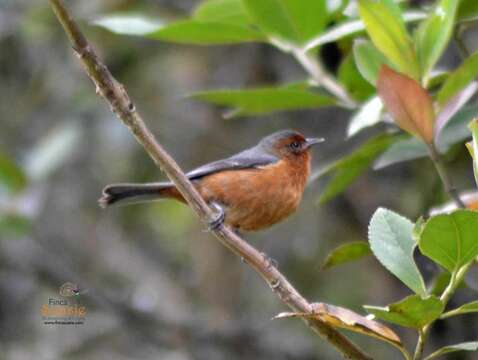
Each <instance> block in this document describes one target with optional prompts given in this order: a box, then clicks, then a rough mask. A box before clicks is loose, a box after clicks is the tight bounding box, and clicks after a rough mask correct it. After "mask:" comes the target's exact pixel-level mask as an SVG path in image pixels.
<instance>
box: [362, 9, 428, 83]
mask: <svg viewBox="0 0 478 360" xmlns="http://www.w3.org/2000/svg"><path fill="white" fill-rule="evenodd" d="M359 11H360V17H361V18H362V20H363V21H364V23H365V26H366V28H367V32H368V34H369V36H370V38H371V39H372V41H373V43H374V45H375V46H376V47H377V48H378V49H379V50H380V51H381V52H382V53H383V54H385V55H386V57H387V58H388V59H389V60H390V61H391V62H392V63H393V64H395V65H396V66H397V67H398V69H400V71H401V72H403V73H405V74H407V75H409V76H411V77H412V78H414V79H418V78H419V73H420V72H419V66H418V61H417V57H416V54H415V50H414V48H413V42H412V39H411V38H410V36H409V34H408V32H407V29H406V27H405V24H404V22H403V19H402V15H401V13H400V10H399V8H398V6H396V5H395V4H394V3H393V1H386V0H381V1H378V2H377V1H373V0H359Z"/></svg>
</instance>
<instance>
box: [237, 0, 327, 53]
mask: <svg viewBox="0 0 478 360" xmlns="http://www.w3.org/2000/svg"><path fill="white" fill-rule="evenodd" d="M242 3H243V4H244V7H245V9H246V11H247V13H248V14H249V16H250V18H251V19H253V21H254V23H255V24H256V25H257V26H258V27H259V28H260V29H261V30H262V31H263V32H264V33H266V34H268V35H269V36H270V37H271V38H273V39H277V40H279V41H285V42H286V43H291V44H295V45H302V44H304V43H305V42H306V41H307V40H310V39H311V38H312V37H314V36H317V35H318V34H319V33H320V32H321V31H322V30H323V29H324V27H325V25H326V21H327V4H326V0H314V1H310V0H242Z"/></svg>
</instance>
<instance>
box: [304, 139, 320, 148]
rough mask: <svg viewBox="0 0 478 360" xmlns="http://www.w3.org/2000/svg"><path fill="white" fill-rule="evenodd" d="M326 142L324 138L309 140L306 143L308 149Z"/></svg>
mask: <svg viewBox="0 0 478 360" xmlns="http://www.w3.org/2000/svg"><path fill="white" fill-rule="evenodd" d="M323 141H325V139H324V138H307V139H305V142H306V144H307V149H308V148H310V147H311V146H313V145H316V144H320V143H321V142H323Z"/></svg>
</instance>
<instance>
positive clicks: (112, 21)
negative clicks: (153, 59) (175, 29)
mask: <svg viewBox="0 0 478 360" xmlns="http://www.w3.org/2000/svg"><path fill="white" fill-rule="evenodd" d="M92 24H94V25H97V26H100V27H102V28H104V29H106V30H109V31H111V32H113V33H116V34H122V35H134V36H144V35H146V34H150V33H152V32H154V31H156V30H158V29H160V28H161V27H163V26H164V23H163V22H162V21H160V20H158V19H153V18H149V17H146V16H142V15H137V14H111V15H106V16H102V17H99V18H97V19H96V20H94V21H92Z"/></svg>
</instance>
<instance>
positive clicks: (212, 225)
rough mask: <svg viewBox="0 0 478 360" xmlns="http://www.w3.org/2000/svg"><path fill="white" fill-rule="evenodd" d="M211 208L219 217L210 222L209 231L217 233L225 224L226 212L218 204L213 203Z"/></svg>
mask: <svg viewBox="0 0 478 360" xmlns="http://www.w3.org/2000/svg"><path fill="white" fill-rule="evenodd" d="M211 207H213V208H214V210H216V212H217V215H216V216H215V217H214V219H213V220H212V221H210V222H209V224H208V229H209V231H215V230H217V229H219V227H220V226H221V225H222V224H224V220H225V219H226V213H225V212H224V209H223V208H222V207H221V205H219V204H218V203H215V202H213V203H211Z"/></svg>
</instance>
